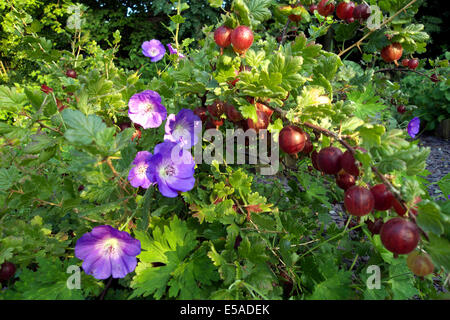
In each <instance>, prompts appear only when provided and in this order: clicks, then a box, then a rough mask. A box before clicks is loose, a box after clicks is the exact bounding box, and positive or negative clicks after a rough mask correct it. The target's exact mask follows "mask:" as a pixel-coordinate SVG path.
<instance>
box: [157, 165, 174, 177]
mask: <svg viewBox="0 0 450 320" xmlns="http://www.w3.org/2000/svg"><path fill="white" fill-rule="evenodd" d="M159 174H160V175H161V176H162V177H167V176H173V175H174V174H175V168H174V167H173V166H172V165H170V164H169V165H167V166H165V167H161V169H160V170H159Z"/></svg>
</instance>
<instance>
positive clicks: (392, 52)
mask: <svg viewBox="0 0 450 320" xmlns="http://www.w3.org/2000/svg"><path fill="white" fill-rule="evenodd" d="M402 54H403V47H402V45H401V44H400V43H398V42H394V43H392V44H390V45H388V46H386V47H384V48H383V49H382V50H381V57H382V58H383V60H384V61H385V62H393V61H395V62H397V60H398V59H400V58H401V57H402Z"/></svg>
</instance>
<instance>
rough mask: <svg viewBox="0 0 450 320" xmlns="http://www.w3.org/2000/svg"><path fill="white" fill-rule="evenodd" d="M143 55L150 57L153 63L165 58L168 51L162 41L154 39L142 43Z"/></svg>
mask: <svg viewBox="0 0 450 320" xmlns="http://www.w3.org/2000/svg"><path fill="white" fill-rule="evenodd" d="M142 54H143V55H144V56H146V57H149V58H150V61H151V62H157V61H159V60H161V59H162V58H163V57H164V55H165V54H166V49H165V48H164V45H163V44H162V43H161V41H159V40H156V39H153V40H150V41H144V42H143V43H142Z"/></svg>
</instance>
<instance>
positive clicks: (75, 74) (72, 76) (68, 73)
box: [66, 69, 77, 79]
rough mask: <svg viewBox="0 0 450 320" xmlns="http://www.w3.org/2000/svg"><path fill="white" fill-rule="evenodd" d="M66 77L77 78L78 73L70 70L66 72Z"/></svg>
mask: <svg viewBox="0 0 450 320" xmlns="http://www.w3.org/2000/svg"><path fill="white" fill-rule="evenodd" d="M66 76H68V77H69V78H74V79H76V78H77V73H76V71H75V70H72V69H69V70H67V71H66Z"/></svg>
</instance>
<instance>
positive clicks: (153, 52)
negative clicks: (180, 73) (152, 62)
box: [150, 48, 158, 57]
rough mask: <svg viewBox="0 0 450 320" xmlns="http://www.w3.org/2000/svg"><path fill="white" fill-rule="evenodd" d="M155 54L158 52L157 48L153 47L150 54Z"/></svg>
mask: <svg viewBox="0 0 450 320" xmlns="http://www.w3.org/2000/svg"><path fill="white" fill-rule="evenodd" d="M157 54H158V50H157V49H155V48H152V49H150V55H151V56H152V57H154V56H156V55H157Z"/></svg>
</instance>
